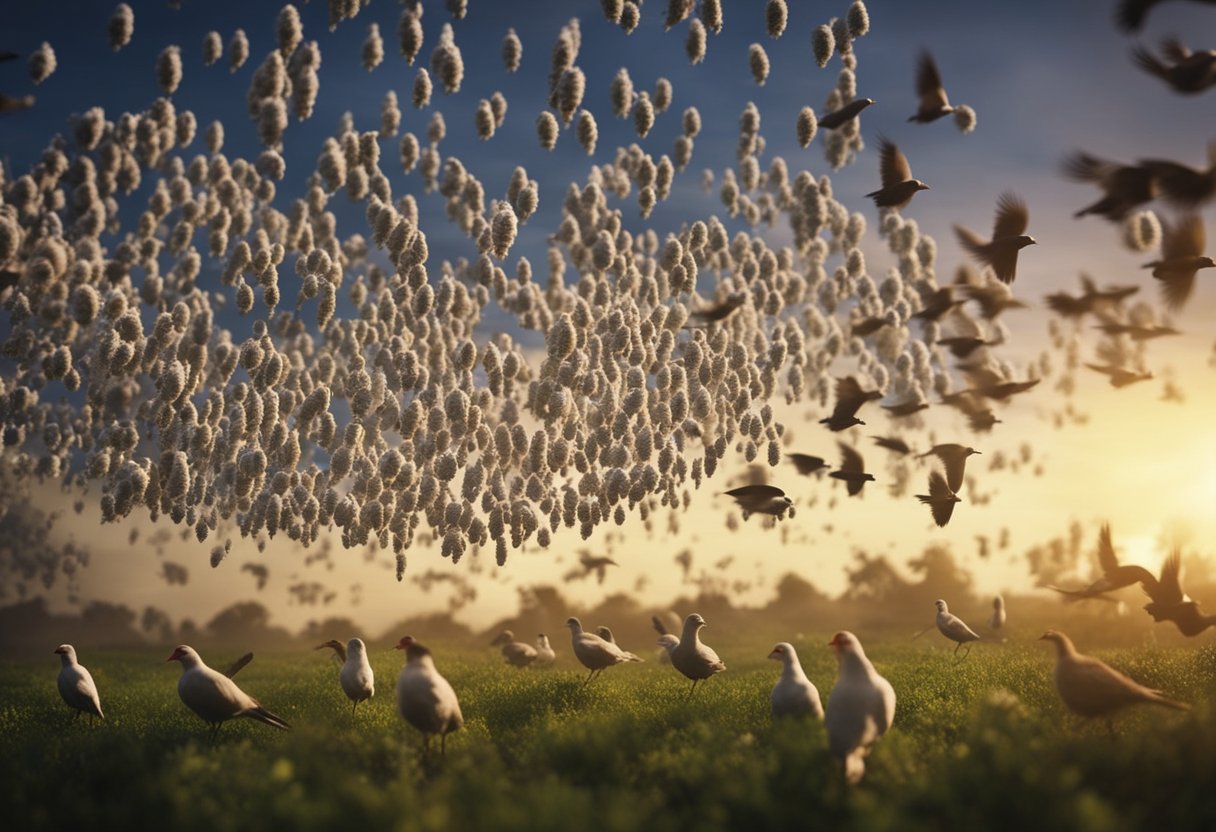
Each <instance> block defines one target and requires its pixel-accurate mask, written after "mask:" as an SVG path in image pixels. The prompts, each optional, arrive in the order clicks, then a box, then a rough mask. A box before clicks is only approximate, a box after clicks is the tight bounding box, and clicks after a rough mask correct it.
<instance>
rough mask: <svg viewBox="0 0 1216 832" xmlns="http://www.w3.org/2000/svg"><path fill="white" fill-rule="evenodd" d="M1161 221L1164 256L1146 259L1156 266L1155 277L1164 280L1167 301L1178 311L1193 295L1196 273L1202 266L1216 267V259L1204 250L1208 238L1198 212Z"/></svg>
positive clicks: (1166, 303) (1150, 266) (1203, 267)
mask: <svg viewBox="0 0 1216 832" xmlns="http://www.w3.org/2000/svg"><path fill="white" fill-rule="evenodd" d="M1161 225H1162V231H1161V259H1160V260H1153V261H1152V262H1150V263H1145V264H1144V268H1146V269H1152V270H1153V277H1155V278H1157V279H1158V280H1160V281H1161V299H1162V301H1164V303H1165V305H1166V306H1167V307H1169V308H1170V309H1171V310H1173V311H1178V310H1179V309H1181V308H1182V307H1183V306H1185V305H1186V302H1187V301H1188V300H1190V298H1191V292H1192V291H1194V289H1195V275H1196V274H1197V273H1198V271H1199V270H1200V269H1211V268H1216V260H1213V259H1212V258H1211V257H1209V256H1207V255H1205V254H1204V253H1203V249H1204V247H1205V246H1206V245H1207V239H1206V235H1205V234H1204V231H1203V220H1201V219H1200V218H1199V216H1198V215H1196V214H1189V215H1187V216H1185V217H1182V218H1181V219H1179V220H1178V221H1177V222H1175V223H1166V222H1162V224H1161Z"/></svg>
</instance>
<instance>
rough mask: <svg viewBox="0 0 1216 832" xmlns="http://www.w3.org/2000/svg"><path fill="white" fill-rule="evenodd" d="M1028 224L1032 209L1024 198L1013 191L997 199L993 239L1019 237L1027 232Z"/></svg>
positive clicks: (1006, 192)
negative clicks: (1028, 207)
mask: <svg viewBox="0 0 1216 832" xmlns="http://www.w3.org/2000/svg"><path fill="white" fill-rule="evenodd" d="M1028 225H1030V211H1029V209H1027V207H1026V203H1025V202H1024V201H1022V198H1021V197H1020V196H1018V195H1017V194H1015V193H1013V192H1012V191H1005V193H1003V194H1001V195H1000V196H999V197H998V198H997V201H996V222H995V223H994V224H993V226H992V239H993V240H1000V239H1002V238H1005V237H1018V236H1020V235H1022V234H1025V233H1026V227H1027V226H1028ZM998 274H999V273H998Z"/></svg>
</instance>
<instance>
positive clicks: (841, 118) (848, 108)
mask: <svg viewBox="0 0 1216 832" xmlns="http://www.w3.org/2000/svg"><path fill="white" fill-rule="evenodd" d="M873 103H874V99H873V98H855V99H853V100H852V101H850V102H849V103H848V104H845V105H844V106H843V107H841V108H840V109H839V110H833V111H832V112H830V113H828V114H826V115H825V116H823V117H822V118H820V119H819V126H820V127H822V128H823V129H825V130H835V129H836V128H837V127H839V126H840V125H842V124H844V123H845V122H846V121H849V120H850V119H854V118H857V115H858V114H859V113H860V112H861V111H862V110H864V109H865V108H866V107H869V106H870V105H871V104H873Z"/></svg>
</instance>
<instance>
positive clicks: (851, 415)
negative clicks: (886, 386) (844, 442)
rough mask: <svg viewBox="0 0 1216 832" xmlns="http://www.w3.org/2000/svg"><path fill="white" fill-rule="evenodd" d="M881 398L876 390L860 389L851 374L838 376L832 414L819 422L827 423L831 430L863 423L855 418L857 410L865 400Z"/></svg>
mask: <svg viewBox="0 0 1216 832" xmlns="http://www.w3.org/2000/svg"><path fill="white" fill-rule="evenodd" d="M881 398H882V393H880V392H878V391H877V390H862V389H861V385H860V384H858V383H857V379H855V378H853V377H852V376H845V377H844V378H838V379H836V407H835V408H834V409H833V410H832V415H831V416H828V417H827V418H825V419H820V420H819V424H821V425H827V426H828V429H829V430H832V431H841V430H845V429H847V428H851V427H853V426H854V425H864V424H865V422H863V421H861V419H858V418H857V411H858V410H859V409H860V408H861V406H862V405H863V404H865V403H866V402H869V401H874V400H876V399H881Z"/></svg>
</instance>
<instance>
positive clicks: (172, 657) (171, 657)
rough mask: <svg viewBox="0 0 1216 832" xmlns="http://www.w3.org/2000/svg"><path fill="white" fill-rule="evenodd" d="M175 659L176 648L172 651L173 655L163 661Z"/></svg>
mask: <svg viewBox="0 0 1216 832" xmlns="http://www.w3.org/2000/svg"><path fill="white" fill-rule="evenodd" d="M175 659H177V651H176V650H174V651H173V655H172V656H170V657H169V658H167V659H165V661H166V662H171V661H174V660H175Z"/></svg>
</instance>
